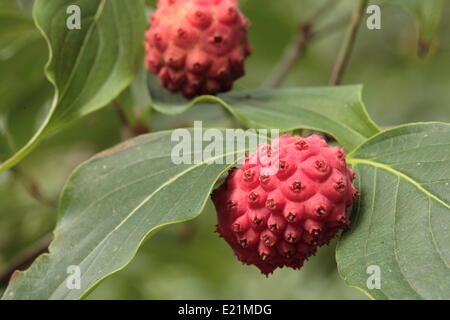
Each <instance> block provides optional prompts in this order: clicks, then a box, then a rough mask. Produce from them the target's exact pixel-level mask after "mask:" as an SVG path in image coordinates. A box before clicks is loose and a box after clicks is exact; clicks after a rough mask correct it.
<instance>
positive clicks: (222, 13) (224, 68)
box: [145, 0, 251, 99]
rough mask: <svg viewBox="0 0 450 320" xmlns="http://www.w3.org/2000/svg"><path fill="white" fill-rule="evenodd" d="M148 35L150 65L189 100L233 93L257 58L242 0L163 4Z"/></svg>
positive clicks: (176, 0) (162, 0) (172, 0)
mask: <svg viewBox="0 0 450 320" xmlns="http://www.w3.org/2000/svg"><path fill="white" fill-rule="evenodd" d="M150 23H151V25H150V28H149V29H148V31H147V32H146V41H145V49H146V53H147V55H146V64H147V67H148V69H150V70H151V71H153V72H154V73H155V74H157V75H158V77H159V79H160V81H161V85H162V86H164V87H165V88H166V89H168V90H170V91H172V92H179V91H181V92H182V93H183V95H184V96H185V97H186V98H187V99H191V98H193V97H195V96H198V95H202V94H217V93H220V92H226V91H229V90H231V88H232V86H233V82H234V81H235V80H236V79H238V78H240V77H242V76H243V75H244V74H245V70H244V61H245V59H246V58H247V57H248V56H249V55H250V54H251V48H250V46H249V42H248V39H247V32H248V28H249V25H250V22H249V20H247V19H246V18H245V17H244V15H243V14H242V12H241V11H240V9H239V4H238V2H237V0H159V1H158V7H157V10H156V11H155V12H154V13H153V14H152V15H151V17H150Z"/></svg>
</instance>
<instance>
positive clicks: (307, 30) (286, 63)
mask: <svg viewBox="0 0 450 320" xmlns="http://www.w3.org/2000/svg"><path fill="white" fill-rule="evenodd" d="M312 37H313V34H312V32H311V25H310V24H309V23H305V24H301V25H300V27H299V33H298V35H297V37H296V38H295V39H294V41H293V42H292V43H291V44H290V45H289V46H288V47H287V48H286V50H285V52H284V54H283V57H282V58H281V60H280V63H279V64H278V65H277V66H276V67H275V69H274V70H273V71H272V73H271V74H270V75H269V77H268V78H267V80H266V82H265V83H264V84H263V87H265V88H276V87H278V86H279V85H281V83H282V82H283V80H284V78H285V77H286V75H287V74H288V73H289V71H290V70H291V69H292V68H293V66H294V65H295V64H296V62H297V60H298V59H299V58H300V57H301V56H302V55H303V53H304V52H305V49H306V47H307V46H308V43H309V42H310V41H311V39H312Z"/></svg>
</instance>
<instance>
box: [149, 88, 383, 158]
mask: <svg viewBox="0 0 450 320" xmlns="http://www.w3.org/2000/svg"><path fill="white" fill-rule="evenodd" d="M150 86H152V84H151V85H150ZM361 95H362V86H359V85H353V86H340V87H316V88H314V87H311V88H308V87H303V88H288V89H274V90H253V91H243V92H231V93H227V94H222V95H219V96H218V97H213V96H200V97H198V98H196V99H194V100H193V101H192V102H191V103H186V102H184V101H183V100H181V98H178V97H177V96H174V95H170V94H168V93H166V92H165V91H164V90H155V92H152V99H153V106H154V108H155V109H156V110H157V111H159V112H162V113H165V114H169V115H174V114H179V113H181V112H184V111H185V110H187V109H188V108H190V107H191V106H193V105H195V104H205V103H206V104H208V103H216V104H219V105H222V106H223V107H225V108H226V109H227V110H228V111H229V112H230V113H231V114H232V115H233V116H235V117H236V118H237V119H238V120H239V121H241V122H242V123H243V125H244V126H245V127H247V128H255V129H260V128H267V129H271V128H277V129H280V130H282V131H289V130H294V129H311V130H317V131H322V132H325V133H327V134H330V135H332V136H334V137H335V138H336V140H337V141H338V142H339V143H340V144H341V145H342V146H343V147H344V148H345V149H347V150H348V151H351V150H353V149H354V148H356V147H357V146H358V145H359V144H361V143H363V142H364V141H365V140H366V139H368V138H370V137H371V136H373V135H374V134H376V133H378V132H379V129H378V128H377V126H376V125H375V124H374V122H373V121H372V120H371V119H370V117H369V115H368V114H367V111H366V109H365V107H364V104H363V102H362V98H361ZM204 107H207V106H204Z"/></svg>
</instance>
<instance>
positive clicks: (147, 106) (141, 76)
mask: <svg viewBox="0 0 450 320" xmlns="http://www.w3.org/2000/svg"><path fill="white" fill-rule="evenodd" d="M145 73H146V71H145V70H144V69H143V68H142V70H141V71H140V72H139V73H138V75H137V77H136V79H135V80H134V81H133V82H132V83H131V85H130V86H128V87H127V88H126V89H125V90H124V91H123V92H122V93H121V94H120V95H119V96H118V97H117V102H118V103H119V104H120V105H121V107H122V109H123V110H124V112H125V114H126V116H127V118H128V122H129V123H131V124H132V125H136V124H138V121H140V122H144V123H146V124H148V123H149V121H150V113H151V108H152V99H151V98H150V96H149V94H148V90H147V85H146V75H145Z"/></svg>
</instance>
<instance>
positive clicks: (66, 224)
mask: <svg viewBox="0 0 450 320" xmlns="http://www.w3.org/2000/svg"><path fill="white" fill-rule="evenodd" d="M293 1H294V2H293V3H297V0H293ZM24 2H25V1H19V2H16V1H12V0H11V1H10V0H0V70H1V75H2V76H1V77H0V97H1V99H0V158H1V160H5V159H7V158H8V157H9V159H7V160H6V161H5V162H3V164H1V165H0V171H4V170H6V169H8V168H10V167H12V166H14V165H16V164H17V163H18V162H19V161H21V160H22V159H24V158H25V156H27V155H28V154H29V153H30V152H31V151H32V150H33V149H34V148H35V147H36V146H37V145H38V144H39V143H40V142H41V141H42V140H43V138H44V137H49V140H48V143H47V144H43V145H42V146H41V148H39V149H38V150H37V151H38V152H36V153H35V154H34V155H33V156H34V157H29V158H28V159H27V160H26V161H24V162H23V163H22V164H21V165H22V166H23V167H25V169H27V170H25V171H26V172H27V171H28V172H31V173H32V174H33V175H36V176H38V177H40V178H41V180H43V181H44V182H45V183H46V185H48V184H50V185H51V186H52V188H51V190H52V192H50V193H54V194H57V193H59V191H60V188H61V186H60V184H61V183H62V181H63V180H64V179H65V177H66V176H67V175H68V173H69V172H70V171H71V170H72V168H73V167H74V166H75V164H78V163H80V162H81V161H82V160H84V159H86V158H88V157H89V156H90V155H92V154H94V153H97V152H98V151H99V150H104V149H105V148H106V147H109V146H111V145H114V144H116V143H117V142H118V140H119V138H118V136H119V134H118V129H117V127H118V122H117V120H115V118H114V114H113V110H112V108H111V109H107V108H105V109H103V110H101V111H100V110H99V109H100V108H102V107H104V106H107V105H108V104H109V103H110V102H111V101H112V100H113V99H116V101H117V102H118V103H119V104H120V105H121V106H122V107H123V111H124V113H125V116H126V118H127V121H128V122H129V123H131V124H132V125H136V124H141V122H146V123H148V124H149V125H150V126H151V127H154V128H157V129H160V128H163V129H167V128H174V127H181V126H190V125H191V120H192V119H195V120H204V122H205V124H212V125H213V126H214V127H230V126H233V125H234V124H236V123H238V125H237V126H243V127H246V128H256V129H259V128H279V129H281V130H282V131H291V130H294V129H312V130H317V131H322V132H324V133H327V134H329V135H331V136H333V137H334V138H336V140H337V141H338V143H339V144H341V145H342V146H343V147H345V148H346V150H347V151H348V152H350V154H349V155H348V163H349V164H350V165H351V166H352V167H353V168H354V169H355V170H356V173H357V180H356V182H355V184H356V187H357V188H358V189H359V190H360V194H361V195H360V198H359V199H358V201H357V202H356V203H355V205H354V206H353V208H352V216H351V221H352V224H351V229H350V230H348V231H346V232H345V233H344V234H343V236H342V238H341V239H340V240H339V243H338V247H337V250H336V258H337V263H338V268H339V273H340V275H341V276H342V278H343V279H344V280H345V282H346V284H348V285H349V286H351V287H356V288H359V289H361V290H362V291H364V292H365V293H366V294H367V295H369V296H370V297H372V298H374V299H408V298H409V299H432V298H434V299H449V298H450V297H449V292H450V282H449V281H448V279H449V273H450V272H449V264H450V263H449V261H450V247H449V244H450V238H449V232H448V228H449V226H450V221H449V218H448V217H449V215H448V214H449V212H450V211H449V209H450V204H449V203H450V198H449V194H450V193H449V192H448V191H449V190H450V189H449V185H448V183H450V171H449V168H450V165H449V164H450V149H449V148H448V146H449V145H448V141H450V129H449V125H448V124H445V123H418V124H410V125H402V126H399V127H395V128H392V129H388V130H384V131H381V132H380V129H379V128H378V127H377V126H376V125H375V123H374V121H372V119H371V118H370V117H369V115H368V114H367V112H366V109H365V106H364V103H363V102H362V97H361V96H362V86H359V85H346V86H341V87H336V88H332V87H323V83H326V81H327V80H328V79H327V78H328V76H329V69H330V66H331V64H332V63H333V60H334V58H335V57H334V56H335V51H334V50H335V48H337V47H338V46H339V45H338V44H339V41H341V40H340V38H339V37H336V38H331V39H330V41H324V42H321V43H319V44H315V43H314V44H312V45H311V47H310V48H309V50H308V52H306V53H305V59H304V61H303V62H302V63H301V64H300V65H299V69H298V70H297V69H295V70H293V72H292V73H291V75H295V77H288V79H287V84H288V85H289V87H290V88H281V89H276V90H270V91H268V90H249V89H248V88H254V87H257V86H258V85H259V84H260V80H261V77H263V76H265V75H266V74H269V71H270V69H271V67H272V66H273V65H274V64H275V60H276V59H278V56H279V54H280V46H281V45H282V44H283V41H288V40H289V36H290V34H289V30H291V31H292V30H295V26H296V25H294V24H296V23H297V22H295V21H294V19H290V17H291V13H292V12H290V10H291V9H292V8H291V6H286V2H284V1H279V2H273V1H271V2H270V3H269V2H268V4H267V6H261V5H260V4H259V2H258V1H255V2H253V1H248V2H242V5H243V8H244V10H247V11H248V15H249V16H250V18H251V19H252V21H253V31H252V34H251V37H252V42H253V46H254V48H255V55H254V57H252V58H251V59H250V60H249V61H248V64H247V70H248V76H247V77H246V78H244V79H242V80H241V81H239V82H238V83H237V85H236V88H237V90H235V91H233V92H231V93H227V94H222V95H219V96H217V97H212V96H202V97H199V98H197V99H195V100H193V101H191V102H187V101H185V100H182V99H180V98H179V97H177V96H174V95H171V94H168V93H167V92H166V91H164V90H163V89H161V87H160V86H159V85H157V84H155V83H154V80H155V78H154V77H150V78H149V79H150V83H149V86H150V93H151V97H150V96H149V95H148V92H147V88H146V83H145V82H146V79H145V78H146V71H145V70H143V69H142V60H143V55H142V53H143V50H142V40H143V33H144V30H145V27H146V25H147V22H146V20H147V19H146V17H145V15H144V12H146V13H148V12H149V11H151V10H150V9H148V8H147V9H145V8H144V1H143V0H142V1H141V0H139V1H134V0H133V1H128V0H100V1H92V0H76V1H69V0H51V1H45V0H37V1H36V4H35V6H34V14H33V16H34V22H33V18H32V17H30V16H29V15H28V14H27V13H26V10H22V7H21V5H19V4H20V3H24ZM397 2H398V3H401V4H402V5H403V6H405V7H407V8H408V10H410V12H412V13H413V16H414V17H416V20H417V22H418V24H419V26H420V30H421V31H420V36H421V40H422V41H424V43H426V44H427V45H429V44H430V43H431V42H432V40H433V39H434V38H438V37H439V31H440V32H442V30H444V28H445V27H446V26H447V27H448V22H447V24H445V23H446V21H447V20H448V19H447V20H446V19H442V20H441V15H442V12H444V11H443V8H444V2H443V1H442V0H436V1H434V0H433V1H431V0H430V1H415V0H414V1H413V0H411V1H397ZM27 3H28V4H29V3H31V2H27ZM152 3H154V1H152ZM305 3H306V2H305ZM69 4H78V5H80V6H81V7H82V13H83V14H82V25H83V28H82V29H81V30H71V31H69V30H67V28H66V26H65V23H66V20H65V19H66V18H67V14H66V12H65V8H66V7H67V6H68V5H69ZM305 6H306V7H309V6H308V5H305ZM346 6H350V5H349V4H348V3H347V4H343V5H341V7H340V8H341V9H340V10H341V11H345V9H346V8H347V7H346ZM292 7H293V6H292ZM392 7H395V6H392ZM342 8H344V9H342ZM63 9H64V10H63ZM383 10H384V9H383ZM386 10H390V9H389V8H386ZM341 11H339V10H337V13H339V12H341ZM392 16H395V15H392ZM267 19H273V21H275V22H277V23H271V24H267ZM383 19H386V20H383V37H385V38H383V37H380V38H377V37H376V35H374V33H368V32H369V31H367V30H361V32H362V33H363V36H361V37H360V39H358V41H359V43H358V46H359V48H358V50H359V51H356V52H355V57H353V58H352V59H353V61H352V68H350V69H349V70H348V74H347V76H346V78H347V79H349V80H350V81H351V82H355V83H360V82H363V83H367V85H365V88H366V89H365V100H366V101H368V102H369V103H368V105H369V106H370V111H371V114H372V115H374V117H375V118H377V119H379V120H381V121H380V122H381V123H383V124H384V125H390V124H392V123H395V124H398V123H401V122H407V121H412V120H415V119H444V121H447V120H450V118H448V112H447V113H446V109H448V103H449V101H450V100H449V97H450V96H448V90H447V91H446V90H445V88H446V85H448V84H450V83H449V82H448V76H447V75H448V72H447V69H448V67H449V66H450V64H449V61H448V56H446V54H445V52H446V51H445V48H441V49H442V50H441V51H440V52H438V53H436V54H435V56H434V57H433V58H434V59H433V60H431V59H430V61H428V63H427V64H421V65H417V64H414V65H413V62H412V60H409V56H407V55H406V57H405V56H402V54H403V52H404V51H405V46H404V43H403V42H401V41H399V44H398V48H397V43H395V45H394V46H392V47H389V46H390V45H392V44H391V43H389V44H387V43H388V42H389V41H390V40H392V39H397V37H398V33H399V31H398V30H397V29H398V28H392V30H391V28H384V26H389V25H392V24H396V25H397V24H398V25H406V22H405V20H402V21H397V16H395V19H394V21H390V20H389V15H388V14H387V15H384V12H383ZM389 22H390V23H389ZM440 22H442V23H440ZM35 24H36V25H37V26H38V28H39V29H38V28H36V26H35ZM440 28H441V29H440ZM39 31H40V32H39ZM444 31H447V30H444ZM370 32H372V31H370ZM42 35H43V36H44V38H43V37H42ZM444 35H446V36H447V35H448V32H447V33H444ZM381 38H383V39H382V40H380V39H381ZM385 39H388V41H386V40H385ZM402 41H403V40H402ZM274 44H275V45H274ZM393 47H395V49H393ZM406 48H408V46H407V45H406ZM397 49H398V52H396V50H397ZM374 52H376V55H374ZM397 53H398V54H397ZM49 55H50V58H49V57H48V56H49ZM368 57H370V61H371V62H372V63H371V64H368ZM48 58H49V59H48ZM47 59H48V65H47V67H46V72H45V75H46V76H47V79H48V80H50V82H51V84H50V83H48V81H47V79H46V78H45V75H44V72H43V70H44V64H45V62H46V61H47ZM413 66H414V68H413ZM136 74H138V77H137V78H136V77H135V76H136ZM133 79H134V81H133ZM52 85H53V88H52ZM425 86H426V90H425V89H424V87H425ZM242 88H244V89H245V90H241V89H242ZM52 89H54V90H52ZM52 93H54V95H53V100H52ZM52 101H53V102H52ZM194 105H196V106H195V107H193V106H194ZM191 107H192V108H191ZM152 108H153V109H154V110H155V111H158V112H152V110H151V109H152ZM222 109H225V110H226V111H227V112H228V113H230V114H231V116H232V119H231V120H230V118H226V117H224V113H223V110H222ZM97 110H98V112H94V111H97ZM442 110H443V111H442ZM88 115H89V116H88ZM235 119H237V120H238V121H236V122H235V121H234V120H235ZM75 120H79V122H78V123H74V121H75ZM205 126H206V125H205ZM55 132H57V133H58V134H53V135H52V134H51V133H55ZM172 132H173V131H159V132H155V133H152V134H148V135H142V136H139V137H137V138H133V139H131V140H128V141H126V142H123V143H122V144H119V145H118V146H116V147H114V148H112V149H107V150H106V151H103V152H101V153H99V154H97V155H95V156H94V157H93V158H91V159H90V160H88V161H87V162H84V163H83V164H82V165H81V166H79V167H78V169H76V170H75V171H74V172H73V174H72V175H71V176H70V178H69V179H68V180H67V182H66V184H65V187H64V189H63V191H62V195H61V198H60V203H59V209H58V212H59V215H58V221H57V224H56V227H55V230H54V235H55V239H54V241H53V242H52V244H51V246H50V253H49V254H46V255H43V256H41V257H39V258H38V259H37V260H36V261H35V263H34V264H33V265H32V266H31V267H30V269H28V270H26V271H24V272H21V273H19V274H16V276H15V278H14V279H13V280H11V281H10V283H9V286H8V288H7V289H6V290H5V292H4V296H3V299H79V298H84V297H86V296H87V295H88V294H89V293H91V291H92V290H93V289H94V288H96V287H97V286H98V285H99V284H100V283H101V282H102V281H103V280H105V279H106V278H108V277H109V276H111V275H113V274H114V276H113V277H111V281H105V282H104V283H102V284H101V285H100V287H99V289H100V293H99V295H98V296H94V297H99V298H102V297H104V296H105V295H106V296H107V297H114V298H129V297H135V298H149V297H152V298H156V299H160V298H181V299H182V298H192V297H195V298H214V297H220V298H235V297H239V298H244V299H246V298H255V297H258V298H273V297H280V298H320V297H325V298H336V297H339V298H343V297H346V296H347V295H348V297H352V298H354V297H357V296H354V293H349V291H346V290H345V289H344V288H342V287H341V286H343V285H340V284H339V283H338V281H337V274H336V272H335V265H334V263H333V262H332V261H331V259H330V257H331V254H332V253H333V252H334V248H333V247H331V248H328V249H325V248H324V249H321V251H320V252H319V257H315V258H313V259H312V261H311V262H308V264H307V265H306V266H305V267H304V268H303V269H302V271H301V272H300V273H295V272H292V271H291V270H282V271H280V272H279V273H277V274H276V275H275V276H274V277H273V278H271V279H269V280H265V279H263V278H261V277H260V275H259V274H257V272H256V271H254V270H249V269H247V268H242V267H241V266H239V264H237V263H236V262H235V260H234V259H233V258H232V255H231V253H230V252H229V250H228V248H226V247H225V246H224V245H223V244H222V243H221V242H219V240H218V239H217V237H216V236H215V235H214V234H213V233H212V229H213V225H214V223H215V222H214V218H213V216H214V209H213V208H212V206H211V204H210V203H209V204H208V198H209V195H210V192H211V190H212V189H213V188H214V186H215V185H216V184H218V182H220V178H221V177H223V176H224V173H225V172H226V171H227V169H228V168H229V167H230V166H231V165H232V164H208V163H207V161H205V160H207V159H204V160H203V161H202V162H200V163H198V164H193V165H175V164H173V163H172V161H171V159H170V155H171V151H172V148H173V146H174V142H173V141H171V133H172ZM190 132H191V134H192V130H191V131H190ZM197 139H198V137H197ZM219 142H220V143H224V141H219ZM202 143H203V144H205V142H202ZM244 151H245V150H238V151H237V152H235V153H236V154H233V155H236V156H237V157H239V156H241V155H242V153H243V152H244ZM66 156H67V157H68V158H67V159H66V158H65V157H66ZM224 156H225V155H224V154H223V153H219V154H216V155H215V157H216V158H217V159H221V158H223V157H224ZM20 169H21V170H22V168H20ZM13 174H15V173H14V172H13V171H10V172H5V173H3V174H2V175H0V200H1V201H0V211H1V216H0V221H1V223H0V240H1V241H0V249H2V250H1V254H0V266H2V267H3V266H4V265H5V264H6V263H7V262H8V261H10V260H12V258H13V257H15V256H16V253H17V252H19V251H21V250H24V248H25V247H28V246H29V245H31V244H33V243H35V242H36V241H37V240H38V239H40V238H41V237H42V236H43V235H44V234H45V233H47V232H48V231H49V229H50V228H51V226H50V224H51V222H50V221H52V218H51V214H52V213H53V212H54V210H53V209H51V208H48V207H45V208H42V207H39V206H37V204H36V203H35V202H33V200H30V199H29V196H28V197H27V196H26V192H25V190H24V187H23V186H20V185H21V183H20V181H13V178H14V177H15V176H13ZM56 177H57V178H56ZM55 181H56V182H55ZM44 191H48V190H44ZM35 206H36V207H37V208H35ZM201 212H204V215H206V216H202V218H201V219H196V220H194V221H191V222H190V223H192V224H193V226H194V228H195V226H196V227H197V228H200V229H201V230H198V231H197V232H195V235H194V236H193V238H194V239H193V240H192V242H189V241H187V240H185V237H186V235H185V233H186V231H185V229H183V228H187V227H188V226H189V225H187V224H181V222H185V221H187V220H192V219H194V218H196V217H197V216H198V215H199V214H200V213H201ZM4 213H8V214H4ZM169 225H173V226H172V227H170V228H166V227H168V226H169ZM12 230H13V231H12ZM157 230H164V231H162V232H160V233H159V234H158V236H157V237H155V239H152V241H150V242H148V243H147V244H146V246H145V252H142V254H140V255H139V256H138V257H137V259H136V260H135V261H134V262H133V264H131V266H130V267H131V271H129V269H128V268H127V269H126V270H124V271H123V272H121V273H117V272H118V271H119V270H122V269H123V268H125V266H127V265H128V264H130V263H131V261H132V259H133V258H135V255H136V253H137V250H138V249H139V247H141V246H142V245H143V243H144V241H145V240H146V239H147V238H149V237H150V236H153V235H154V234H155V232H156V231H157ZM180 235H181V236H180ZM178 238H183V239H182V240H181V241H180V240H178ZM221 245H222V246H221ZM5 246H6V248H7V249H8V250H5ZM68 253H70V254H68ZM69 265H78V266H80V268H81V271H82V274H81V276H82V277H81V285H82V287H81V289H80V290H69V289H68V288H67V287H66V284H65V281H66V278H67V275H68V274H67V267H68V266H69ZM370 265H377V266H379V267H380V268H381V289H374V290H369V289H368V288H367V285H366V281H367V279H368V276H369V275H368V274H367V272H366V271H367V270H366V268H367V267H368V266H370ZM133 268H134V269H133ZM127 270H128V271H127ZM212 270H213V271H212ZM308 279H309V282H308ZM311 279H313V280H311ZM244 280H245V282H246V283H248V286H247V287H246V288H241V287H239V288H237V289H236V288H235V287H234V286H233V284H234V283H243V282H244ZM169 282H170V284H169V285H168V283H169ZM330 283H332V285H330ZM144 284H145V285H144ZM308 284H309V286H308ZM280 286H281V288H280ZM330 286H331V287H330ZM169 287H170V288H169ZM180 288H181V289H183V288H184V291H183V290H181V289H180ZM102 290H103V291H102ZM94 295H95V293H94Z"/></svg>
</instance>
